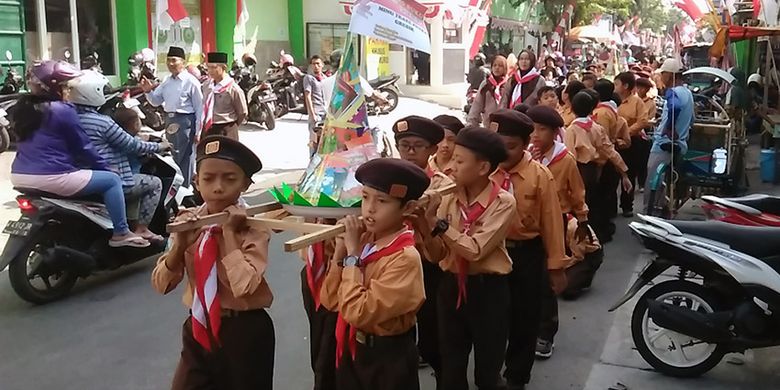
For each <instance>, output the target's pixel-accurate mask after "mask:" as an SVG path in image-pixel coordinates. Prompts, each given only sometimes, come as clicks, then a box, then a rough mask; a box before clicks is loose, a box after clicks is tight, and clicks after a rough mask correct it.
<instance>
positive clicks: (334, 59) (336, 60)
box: [330, 49, 342, 68]
mask: <svg viewBox="0 0 780 390" xmlns="http://www.w3.org/2000/svg"><path fill="white" fill-rule="evenodd" d="M341 55H342V52H341V49H336V50H333V51H332V52H331V53H330V66H331V67H333V68H338V67H339V65H341Z"/></svg>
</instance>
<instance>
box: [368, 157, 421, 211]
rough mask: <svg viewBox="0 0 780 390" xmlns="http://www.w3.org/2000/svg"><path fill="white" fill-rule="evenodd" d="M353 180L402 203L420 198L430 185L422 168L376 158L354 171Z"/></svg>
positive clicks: (397, 160) (388, 159)
mask: <svg viewBox="0 0 780 390" xmlns="http://www.w3.org/2000/svg"><path fill="white" fill-rule="evenodd" d="M355 179H356V180H357V181H359V182H360V183H361V184H363V185H364V186H366V187H371V188H373V189H375V190H377V191H381V192H384V193H386V194H388V195H390V196H392V197H394V198H398V199H401V201H403V202H407V201H410V200H414V199H418V198H420V196H422V194H423V192H425V190H427V189H428V186H429V185H430V184H431V179H429V178H428V175H427V174H426V173H425V171H423V170H422V168H420V167H418V166H417V165H414V163H411V162H409V161H406V160H401V159H396V158H377V159H373V160H370V161H367V162H365V163H363V165H361V166H360V167H358V169H357V171H355Z"/></svg>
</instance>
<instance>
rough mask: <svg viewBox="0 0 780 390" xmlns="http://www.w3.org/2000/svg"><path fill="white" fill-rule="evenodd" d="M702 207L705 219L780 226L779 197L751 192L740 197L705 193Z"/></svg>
mask: <svg viewBox="0 0 780 390" xmlns="http://www.w3.org/2000/svg"><path fill="white" fill-rule="evenodd" d="M701 199H702V200H703V201H704V203H703V204H702V206H701V207H702V209H703V210H704V214H705V215H706V216H707V219H710V220H716V221H723V222H728V223H733V224H737V225H745V226H777V227H780V197H776V196H771V195H763V194H753V195H748V196H743V197H740V198H719V197H717V196H714V195H705V196H702V197H701Z"/></svg>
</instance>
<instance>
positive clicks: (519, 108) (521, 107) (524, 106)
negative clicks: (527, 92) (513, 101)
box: [513, 103, 531, 114]
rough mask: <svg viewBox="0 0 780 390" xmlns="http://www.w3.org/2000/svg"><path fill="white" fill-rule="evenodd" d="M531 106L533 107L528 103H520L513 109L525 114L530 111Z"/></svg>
mask: <svg viewBox="0 0 780 390" xmlns="http://www.w3.org/2000/svg"><path fill="white" fill-rule="evenodd" d="M529 108H531V106H529V105H528V104H525V103H520V104H518V105H516V106H515V107H514V108H513V110H515V111H517V112H522V113H523V114H525V113H526V112H527V111H528V109H529Z"/></svg>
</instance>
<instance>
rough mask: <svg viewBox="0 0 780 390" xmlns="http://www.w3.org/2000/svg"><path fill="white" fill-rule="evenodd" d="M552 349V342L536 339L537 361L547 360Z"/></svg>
mask: <svg viewBox="0 0 780 390" xmlns="http://www.w3.org/2000/svg"><path fill="white" fill-rule="evenodd" d="M554 347H555V346H554V345H553V342H552V341H547V340H543V339H536V357H537V358H539V359H549V358H550V357H551V356H552V353H553V348H554Z"/></svg>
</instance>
